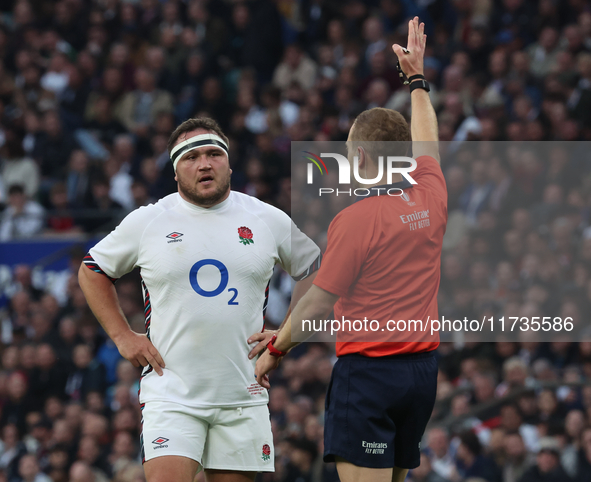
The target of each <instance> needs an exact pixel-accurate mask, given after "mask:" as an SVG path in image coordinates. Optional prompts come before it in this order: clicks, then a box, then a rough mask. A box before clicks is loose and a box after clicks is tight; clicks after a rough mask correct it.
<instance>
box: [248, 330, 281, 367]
mask: <svg viewBox="0 0 591 482" xmlns="http://www.w3.org/2000/svg"><path fill="white" fill-rule="evenodd" d="M277 333H279V330H265V331H263V332H262V333H261V332H258V333H255V334H254V335H252V336H251V337H250V338H249V339H248V344H249V345H250V344H252V343H254V342H256V341H258V343H257V344H256V345H255V346H254V348H253V349H252V350H250V352H249V353H248V358H249V359H250V360H252V359H253V358H254V357H255V356H257V355H258V354H259V353H261V352H262V351H263V350H264V349H265V348H267V343H269V340H270V339H271V338H273V335H276V334H277Z"/></svg>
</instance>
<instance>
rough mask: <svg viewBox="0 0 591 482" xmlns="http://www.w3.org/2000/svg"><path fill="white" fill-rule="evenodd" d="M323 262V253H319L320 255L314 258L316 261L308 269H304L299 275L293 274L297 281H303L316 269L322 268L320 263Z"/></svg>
mask: <svg viewBox="0 0 591 482" xmlns="http://www.w3.org/2000/svg"><path fill="white" fill-rule="evenodd" d="M321 263H322V253H320V254H319V255H318V257H317V258H316V259H315V260H314V262H313V263H312V264H311V265H310V266H309V267H308V269H307V270H306V271H304V272H303V273H302V274H301V275H299V276H292V278H293V279H294V280H295V281H302V280H303V279H306V278H307V277H308V276H310V275H311V274H312V273H314V271H318V270H319V269H320V264H321Z"/></svg>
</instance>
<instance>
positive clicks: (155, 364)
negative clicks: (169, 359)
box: [113, 330, 164, 376]
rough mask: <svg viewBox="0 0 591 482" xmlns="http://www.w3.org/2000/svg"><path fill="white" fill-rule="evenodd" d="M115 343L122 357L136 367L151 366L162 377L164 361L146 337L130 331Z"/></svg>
mask: <svg viewBox="0 0 591 482" xmlns="http://www.w3.org/2000/svg"><path fill="white" fill-rule="evenodd" d="M113 341H115V344H116V345H117V348H118V349H119V353H121V356H122V357H123V358H125V359H126V360H129V361H130V362H131V363H132V364H133V366H134V367H140V366H142V367H145V366H148V365H151V366H152V368H153V369H154V370H155V371H156V373H158V375H160V376H162V369H163V368H164V360H162V357H161V356H160V353H158V350H156V347H154V345H153V344H152V342H151V341H150V340H149V339H148V337H147V336H146V335H142V334H140V333H136V332H134V331H131V330H129V332H127V333H126V334H125V335H123V336H121V337H119V338H118V339H117V340H113Z"/></svg>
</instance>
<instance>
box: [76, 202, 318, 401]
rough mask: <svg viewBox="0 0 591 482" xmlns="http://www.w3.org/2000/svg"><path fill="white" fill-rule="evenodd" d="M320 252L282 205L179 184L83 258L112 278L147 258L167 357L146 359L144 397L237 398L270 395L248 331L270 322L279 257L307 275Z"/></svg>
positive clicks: (154, 330) (149, 314)
mask: <svg viewBox="0 0 591 482" xmlns="http://www.w3.org/2000/svg"><path fill="white" fill-rule="evenodd" d="M292 247H293V248H294V251H293V252H292ZM320 259H321V254H320V249H319V248H318V247H317V246H316V244H315V243H314V242H313V241H311V240H310V239H309V238H308V237H307V236H306V235H305V234H303V233H302V232H301V231H300V230H299V229H297V228H296V227H295V225H294V224H293V223H292V221H291V219H290V218H289V216H287V215H286V214H285V213H284V212H282V211H280V210H279V209H277V208H275V207H273V206H270V205H269V204H266V203H263V202H261V201H259V200H258V199H256V198H253V197H251V196H247V195H245V194H241V193H237V192H234V191H232V192H231V193H230V196H229V197H228V198H227V199H226V200H225V201H223V202H221V203H220V204H217V205H215V206H213V207H211V208H202V207H199V206H195V205H194V204H191V203H189V202H187V201H185V200H184V199H183V198H182V197H181V196H180V195H179V194H178V193H175V194H171V195H169V196H166V197H165V198H163V199H161V200H160V201H158V202H157V203H156V204H151V205H149V206H146V207H141V208H139V209H137V210H135V211H133V212H132V213H130V214H129V215H128V216H127V217H126V218H125V219H124V220H123V221H122V222H121V224H120V225H119V226H118V227H117V228H116V229H115V230H114V231H113V232H111V233H110V234H109V235H108V236H107V237H105V238H104V239H103V240H102V241H100V242H99V243H98V244H97V245H96V246H95V247H93V248H92V249H91V250H90V252H89V254H88V255H87V257H86V258H85V263H86V265H87V266H88V267H89V268H90V269H93V270H94V271H97V272H102V273H103V274H105V275H106V276H108V277H109V278H111V279H112V280H116V279H117V278H119V277H121V276H123V275H124V274H126V273H128V272H130V271H131V270H132V269H133V268H135V267H139V268H140V273H141V277H142V288H143V291H144V301H145V314H146V332H147V333H148V336H149V337H150V340H151V341H152V343H153V344H154V346H155V347H156V348H157V349H158V351H159V352H160V354H161V355H162V358H163V360H164V363H165V365H166V368H165V369H164V375H163V376H162V377H159V376H158V374H157V373H156V372H155V371H153V370H152V368H151V367H146V368H145V369H144V371H143V374H142V379H141V382H140V387H141V390H140V403H145V402H147V401H152V400H168V401H173V402H177V403H181V404H184V405H188V406H196V407H233V406H247V405H260V404H266V403H267V401H268V396H267V391H266V390H265V389H263V388H262V387H261V386H260V385H259V384H258V383H257V381H256V379H255V377H254V367H255V363H256V360H249V359H248V352H249V351H250V349H251V347H250V346H249V345H248V343H247V341H246V340H247V339H248V337H249V336H250V335H252V334H253V333H256V332H257V331H261V330H262V328H263V311H264V309H265V305H266V298H267V294H268V285H269V280H270V278H271V275H272V273H273V267H274V266H275V264H277V263H279V264H280V265H281V266H282V267H283V268H284V269H285V270H286V271H287V272H288V273H289V274H290V275H291V276H293V277H294V278H295V279H303V278H304V277H306V276H307V275H309V274H311V273H312V272H313V271H315V270H316V269H318V267H319V265H320Z"/></svg>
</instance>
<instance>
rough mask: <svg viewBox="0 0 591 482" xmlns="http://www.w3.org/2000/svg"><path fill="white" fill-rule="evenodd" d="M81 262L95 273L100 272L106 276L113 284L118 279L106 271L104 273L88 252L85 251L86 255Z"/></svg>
mask: <svg viewBox="0 0 591 482" xmlns="http://www.w3.org/2000/svg"><path fill="white" fill-rule="evenodd" d="M83 262H84V264H85V265H86V267H87V268H88V269H90V270H92V271H94V272H95V273H100V274H102V275H104V276H106V277H107V278H108V279H109V280H110V281H111V283H113V284H115V283H116V282H117V280H118V279H119V278H112V277H111V276H109V275H108V274H107V273H105V272H104V271H103V269H102V268H101V267H100V266H99V265H98V264H97V262H96V261H95V260H94V258H93V257H92V256H91V255H90V253H86V256H84V260H83Z"/></svg>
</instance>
